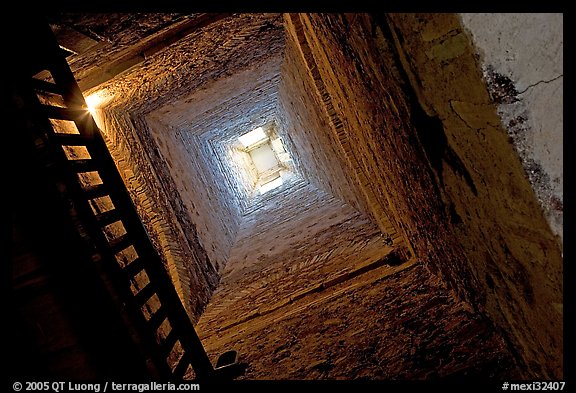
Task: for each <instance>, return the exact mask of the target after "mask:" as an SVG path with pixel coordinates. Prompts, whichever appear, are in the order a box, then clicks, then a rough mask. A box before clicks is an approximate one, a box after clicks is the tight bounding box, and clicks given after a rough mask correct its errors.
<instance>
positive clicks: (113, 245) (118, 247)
mask: <svg viewBox="0 0 576 393" xmlns="http://www.w3.org/2000/svg"><path fill="white" fill-rule="evenodd" d="M108 244H109V245H110V249H111V250H112V252H113V253H114V254H117V253H119V252H120V251H122V250H124V249H125V248H127V247H128V246H129V245H131V244H132V240H131V239H130V236H129V235H128V234H127V233H125V234H124V235H122V236H120V237H117V238H116V239H114V240H111V241H110V242H108Z"/></svg>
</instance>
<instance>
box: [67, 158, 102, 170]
mask: <svg viewBox="0 0 576 393" xmlns="http://www.w3.org/2000/svg"><path fill="white" fill-rule="evenodd" d="M68 162H69V163H70V165H72V168H73V169H74V171H76V172H92V171H96V170H98V163H97V161H96V160H94V159H92V158H89V159H85V160H68Z"/></svg>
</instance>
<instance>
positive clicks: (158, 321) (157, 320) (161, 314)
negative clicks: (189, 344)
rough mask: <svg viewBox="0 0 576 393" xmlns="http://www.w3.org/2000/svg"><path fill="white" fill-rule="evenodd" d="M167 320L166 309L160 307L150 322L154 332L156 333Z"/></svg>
mask: <svg viewBox="0 0 576 393" xmlns="http://www.w3.org/2000/svg"><path fill="white" fill-rule="evenodd" d="M165 319H166V307H164V306H160V308H159V309H158V310H156V312H155V313H154V315H152V318H150V320H149V321H148V323H149V324H150V327H151V328H152V330H153V331H156V329H158V328H159V327H160V325H162V322H164V320H165Z"/></svg>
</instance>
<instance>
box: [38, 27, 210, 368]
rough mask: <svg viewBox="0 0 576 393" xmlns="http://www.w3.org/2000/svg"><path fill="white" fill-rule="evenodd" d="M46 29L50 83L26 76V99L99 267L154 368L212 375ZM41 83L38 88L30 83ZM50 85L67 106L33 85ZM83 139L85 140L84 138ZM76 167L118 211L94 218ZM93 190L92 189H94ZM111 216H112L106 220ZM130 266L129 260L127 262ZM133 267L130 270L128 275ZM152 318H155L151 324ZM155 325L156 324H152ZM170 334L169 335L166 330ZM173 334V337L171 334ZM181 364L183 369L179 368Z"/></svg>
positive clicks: (49, 31)
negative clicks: (160, 336)
mask: <svg viewBox="0 0 576 393" xmlns="http://www.w3.org/2000/svg"><path fill="white" fill-rule="evenodd" d="M43 29H44V31H42V32H41V33H42V34H41V35H42V37H44V38H45V39H46V41H45V42H44V43H43V45H44V53H43V54H45V55H46V56H45V58H44V61H45V64H43V67H41V68H45V69H47V70H48V71H50V73H51V74H52V77H53V79H54V83H53V85H46V84H43V83H38V82H33V81H30V91H31V96H30V100H31V102H33V103H34V106H35V108H36V120H37V121H38V122H39V124H42V127H43V128H44V129H46V130H47V136H48V140H49V142H50V143H51V144H52V145H53V149H52V153H53V154H54V157H55V158H56V161H57V162H58V163H60V164H61V165H62V167H63V168H65V171H64V172H65V174H66V175H65V177H66V178H65V183H66V189H67V193H68V194H69V195H70V198H71V199H72V200H73V202H74V205H75V208H76V210H77V212H78V218H79V221H80V224H81V225H82V226H83V227H84V229H85V231H86V232H87V233H88V235H89V237H90V238H91V239H92V241H93V243H94V245H95V246H96V250H97V254H99V255H100V256H101V264H102V268H103V270H104V271H105V274H106V276H108V277H109V279H110V281H111V282H112V285H113V287H114V290H115V291H116V292H117V294H118V296H119V297H120V298H121V299H122V301H123V302H124V303H125V304H126V310H127V311H128V314H129V318H130V319H131V320H132V321H133V322H134V323H135V325H136V327H137V329H138V330H139V331H142V332H144V334H143V337H142V344H143V345H144V348H145V352H146V353H147V356H149V357H150V358H151V359H152V361H153V362H154V365H155V367H156V369H157V370H158V373H159V374H160V375H161V376H162V375H163V376H170V377H172V378H178V379H179V378H181V377H182V376H183V375H184V373H185V372H186V369H187V367H188V365H189V364H190V365H191V366H192V368H193V370H194V372H195V374H196V377H197V378H198V379H209V378H211V377H212V376H213V373H214V368H213V367H212V364H211V362H210V360H209V358H208V355H207V354H206V351H205V350H204V347H203V346H202V343H201V341H200V339H199V337H198V335H197V334H196V331H195V329H194V326H193V324H192V321H191V320H190V318H189V316H188V314H187V313H186V310H185V309H184V307H183V305H182V303H181V300H180V298H179V296H178V294H177V293H176V289H175V288H174V285H173V284H172V280H171V278H170V276H169V274H168V272H167V270H166V269H165V267H164V265H163V263H162V259H161V258H160V256H159V255H158V252H157V251H156V249H155V248H154V246H153V244H152V242H151V240H150V238H149V236H148V233H147V231H146V229H145V227H144V225H143V223H142V221H141V220H140V218H139V215H138V213H137V210H136V208H135V206H134V204H133V202H132V199H131V197H130V194H129V193H128V191H127V189H126V187H125V185H124V182H123V179H122V177H121V175H120V173H119V172H118V169H117V168H116V164H115V163H114V160H113V158H112V156H111V154H110V152H109V150H108V148H107V146H106V142H105V140H104V138H103V136H102V134H101V132H100V130H99V129H98V127H97V125H96V123H95V121H94V119H93V117H92V116H91V114H90V113H89V112H88V110H87V109H86V103H85V101H84V98H83V95H82V92H81V91H80V89H79V87H78V85H77V83H76V80H75V78H74V76H73V74H72V71H71V70H70V68H69V66H68V63H67V62H66V60H65V58H64V57H63V56H62V54H61V53H60V48H59V46H58V44H57V42H56V40H55V38H54V36H53V34H52V31H51V30H50V28H49V26H48V25H43ZM35 86H39V87H40V88H36V89H35V88H34V87H35ZM48 87H49V88H52V90H53V91H57V92H59V93H62V94H61V95H62V97H63V100H64V104H65V105H66V107H65V108H58V107H55V106H51V105H46V104H41V103H40V101H39V99H38V97H37V96H36V94H35V93H34V91H35V90H36V91H41V90H46V89H47V88H48ZM49 119H64V120H70V121H73V122H74V123H75V125H76V128H77V130H78V132H79V133H80V135H79V136H64V137H63V136H62V135H58V133H57V132H55V130H54V127H53V125H52V123H51V122H50V120H49ZM83 139H84V140H85V143H83V142H82V140H83ZM70 145H71V146H85V147H86V149H87V151H88V153H89V154H90V157H91V159H84V160H68V158H67V157H66V154H65V152H64V150H63V148H62V146H70ZM79 171H84V172H86V171H97V172H98V175H99V176H100V178H101V180H102V186H100V187H98V186H92V188H91V189H92V190H97V191H98V195H100V196H108V197H109V198H110V200H111V201H112V203H113V205H114V208H115V209H116V210H117V212H118V216H117V217H112V216H110V215H109V216H100V218H102V217H107V219H106V220H105V222H99V221H98V215H97V214H96V213H95V212H94V211H93V209H92V207H91V206H90V203H89V198H88V197H89V196H90V194H89V191H85V189H84V188H83V187H82V184H81V183H80V180H79V179H78V177H77V173H78V172H79ZM92 192H94V191H92ZM110 220H112V221H110ZM116 221H121V222H122V225H123V226H124V228H125V230H126V234H125V235H124V236H123V237H120V238H117V239H114V240H115V241H114V240H112V241H110V240H108V239H107V237H106V236H105V233H104V232H103V229H102V227H103V225H102V224H110V223H112V222H116ZM129 246H133V247H134V249H135V250H136V253H137V254H138V260H139V262H138V263H139V268H138V269H133V270H134V272H129V274H126V271H124V269H123V267H122V266H120V264H119V263H118V262H117V259H116V254H117V253H118V252H119V251H121V250H122V249H123V248H124V249H125V248H127V247H129ZM128 266H130V264H129V265H128ZM142 270H144V271H145V272H146V274H147V276H148V278H149V280H150V282H149V283H148V286H151V289H153V294H151V296H153V295H154V294H156V295H157V298H158V299H159V302H160V306H159V309H158V310H156V313H158V312H160V313H163V314H162V315H161V314H158V316H156V317H155V315H156V314H152V316H151V317H150V319H149V320H147V319H146V317H145V316H144V314H143V311H142V307H143V306H142V305H141V304H139V303H138V301H137V296H138V294H136V295H134V294H133V293H132V291H131V289H130V285H129V283H130V280H132V279H133V277H134V275H135V274H137V273H138V272H140V271H142ZM131 273H134V275H132V274H131ZM166 318H167V319H168V321H169V322H170V326H171V331H170V334H172V336H171V342H174V343H176V342H177V341H179V342H180V345H181V347H182V350H183V354H182V357H181V358H180V361H179V362H178V363H177V365H176V368H175V369H174V370H172V368H171V365H169V364H168V363H167V359H166V356H165V353H166V350H165V349H162V348H161V344H162V343H159V342H158V340H157V339H156V330H157V329H158V327H159V326H160V324H162V322H163V321H164V320H165V319H166ZM151 321H153V322H154V324H153V326H151V325H152V324H151ZM156 325H157V326H156ZM170 334H169V335H170ZM174 335H176V336H177V340H174V337H175V336H174ZM183 367H185V368H184V370H182V368H183Z"/></svg>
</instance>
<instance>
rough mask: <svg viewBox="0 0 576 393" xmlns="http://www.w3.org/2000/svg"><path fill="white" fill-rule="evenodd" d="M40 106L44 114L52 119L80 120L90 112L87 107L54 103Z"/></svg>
mask: <svg viewBox="0 0 576 393" xmlns="http://www.w3.org/2000/svg"><path fill="white" fill-rule="evenodd" d="M40 106H41V108H42V114H44V115H45V116H46V117H48V118H50V119H60V120H80V119H82V118H83V117H85V116H88V115H89V113H90V112H88V110H87V109H70V108H62V107H59V106H52V105H40Z"/></svg>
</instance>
